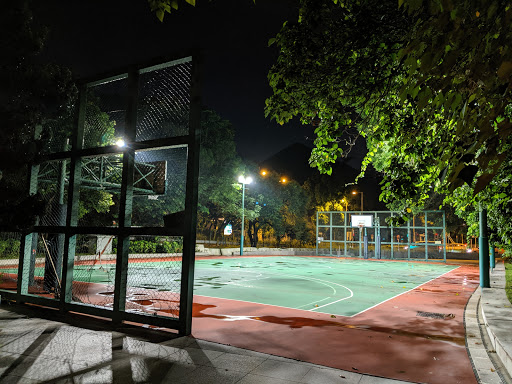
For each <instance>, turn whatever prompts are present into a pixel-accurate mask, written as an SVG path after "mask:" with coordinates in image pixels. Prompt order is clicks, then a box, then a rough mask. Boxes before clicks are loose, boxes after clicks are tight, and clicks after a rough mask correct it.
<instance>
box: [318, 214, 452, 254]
mask: <svg viewBox="0 0 512 384" xmlns="http://www.w3.org/2000/svg"><path fill="white" fill-rule="evenodd" d="M361 216H366V217H371V220H369V221H365V220H359V218H361ZM392 216H398V213H397V212H392V211H366V212H356V211H333V212H317V216H316V223H317V227H316V228H317V229H316V230H317V244H316V254H317V255H323V256H343V257H356V258H366V259H390V260H392V259H402V260H403V259H406V260H431V261H444V262H446V229H445V227H446V225H445V224H446V217H445V213H444V211H425V212H421V213H420V214H417V215H414V216H412V217H410V218H409V220H408V221H407V223H406V224H405V225H403V226H398V227H397V226H393V225H389V224H387V222H386V219H387V218H389V217H392ZM363 219H364V218H363ZM363 222H365V223H366V224H363ZM365 225H368V226H365Z"/></svg>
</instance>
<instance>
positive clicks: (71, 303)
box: [0, 57, 200, 334]
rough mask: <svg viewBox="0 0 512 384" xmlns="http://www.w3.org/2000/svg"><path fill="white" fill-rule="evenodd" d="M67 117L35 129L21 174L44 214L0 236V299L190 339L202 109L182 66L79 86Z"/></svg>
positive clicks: (192, 67) (193, 69) (193, 67)
mask: <svg viewBox="0 0 512 384" xmlns="http://www.w3.org/2000/svg"><path fill="white" fill-rule="evenodd" d="M79 91H80V94H79V100H78V107H77V113H76V115H75V116H68V117H62V119H60V120H58V121H53V122H51V123H48V124H46V125H44V126H41V127H38V128H37V129H36V138H41V139H42V140H43V142H44V143H45V147H44V153H45V156H44V157H45V160H44V161H41V162H39V163H37V164H33V165H32V167H31V169H30V170H29V175H27V180H28V185H27V188H28V189H29V191H30V193H31V194H36V193H37V194H39V195H40V196H42V198H43V200H44V201H45V203H46V204H45V205H46V207H47V208H46V212H45V213H44V214H43V215H42V216H40V217H39V219H38V222H37V225H36V226H35V227H33V228H31V229H30V230H27V231H16V230H9V228H3V230H2V232H0V295H1V296H2V297H3V298H7V299H9V300H15V301H18V302H27V303H35V304H40V305H44V306H47V307H54V308H59V309H63V310H66V311H75V312H79V313H85V314H92V315H96V316H102V317H105V318H110V319H113V320H114V321H117V322H120V321H134V322H138V323H143V324H152V325H157V326H165V327H168V328H174V329H178V330H179V332H180V333H182V334H189V333H190V327H191V319H192V289H193V266H194V255H195V227H196V206H197V182H198V154H199V136H198V135H199V125H200V121H199V119H200V100H199V82H198V68H197V64H196V61H195V60H192V57H186V58H180V59H178V60H173V61H169V62H166V63H163V64H158V65H154V66H146V67H141V68H132V69H130V70H127V71H125V72H122V73H117V74H115V75H114V76H108V77H106V76H103V77H101V78H99V79H97V80H96V79H95V80H93V81H87V82H84V83H82V85H81V86H80V89H79Z"/></svg>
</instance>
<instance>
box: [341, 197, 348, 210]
mask: <svg viewBox="0 0 512 384" xmlns="http://www.w3.org/2000/svg"><path fill="white" fill-rule="evenodd" d="M341 202H342V203H343V204H345V212H346V211H348V201H347V199H345V198H343V199H341Z"/></svg>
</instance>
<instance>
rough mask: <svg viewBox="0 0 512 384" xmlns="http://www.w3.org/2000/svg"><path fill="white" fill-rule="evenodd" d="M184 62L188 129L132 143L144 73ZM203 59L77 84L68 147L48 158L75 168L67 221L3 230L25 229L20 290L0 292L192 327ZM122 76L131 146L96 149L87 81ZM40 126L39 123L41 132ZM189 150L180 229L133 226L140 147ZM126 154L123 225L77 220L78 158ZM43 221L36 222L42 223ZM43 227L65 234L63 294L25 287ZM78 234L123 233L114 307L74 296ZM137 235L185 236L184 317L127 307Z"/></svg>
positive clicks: (183, 58)
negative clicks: (87, 136) (88, 135)
mask: <svg viewBox="0 0 512 384" xmlns="http://www.w3.org/2000/svg"><path fill="white" fill-rule="evenodd" d="M183 62H190V63H191V85H190V104H189V116H188V128H189V129H188V134H187V135H183V136H175V137H166V138H160V139H151V140H146V141H138V142H137V141H135V136H136V125H137V102H138V92H139V81H138V80H139V74H141V73H146V72H149V71H153V70H157V69H161V68H166V67H169V66H173V65H176V64H179V63H183ZM200 66H201V62H200V59H199V57H198V55H197V54H193V55H190V54H188V55H182V54H180V55H177V56H173V57H167V58H164V59H157V60H154V61H152V62H149V63H146V64H144V65H141V66H132V67H129V68H126V69H124V70H120V71H115V72H113V73H108V74H103V75H100V76H96V77H95V78H91V79H87V80H84V81H81V82H79V99H78V102H77V106H76V113H75V121H74V128H73V134H72V137H71V149H70V150H68V151H62V152H57V153H52V154H49V155H48V156H47V158H46V159H45V161H52V160H62V161H63V162H66V161H69V165H70V173H69V181H68V199H67V202H64V204H66V207H67V211H66V221H65V223H60V224H62V225H51V226H48V225H44V226H43V225H35V226H34V227H32V228H30V229H29V230H25V231H19V230H16V229H15V228H0V231H1V232H16V233H20V234H21V245H20V254H19V264H18V280H17V289H16V292H13V291H9V290H5V289H0V295H1V297H2V298H4V299H7V300H11V301H16V302H17V303H30V304H36V305H42V306H45V307H50V308H56V309H60V310H62V311H73V312H78V313H82V314H87V315H94V316H99V317H103V318H107V319H111V320H113V321H114V322H117V323H119V322H122V321H131V322H136V323H142V324H149V325H155V326H160V327H166V328H171V329H176V330H178V332H179V333H180V334H182V335H189V334H190V333H191V325H192V299H193V284H194V263H195V242H196V220H197V193H198V175H199V143H200V114H201V98H200V87H201V85H200V72H201V68H200ZM117 79H127V82H128V93H127V96H128V101H127V104H126V106H127V109H126V120H125V123H126V125H125V138H126V139H127V142H128V143H130V145H127V146H125V147H124V148H120V147H118V146H116V145H110V146H105V147H95V148H82V143H83V139H84V126H85V107H86V93H87V89H88V87H91V86H95V85H98V84H103V83H106V82H109V81H113V80H117ZM40 132H41V127H36V129H35V134H36V137H38V136H39V134H40ZM180 147H186V148H187V164H186V168H187V169H186V196H185V219H184V225H183V226H182V227H181V228H172V227H133V226H132V225H131V213H132V212H131V209H132V203H131V198H132V196H133V188H134V187H133V184H134V178H133V171H134V161H135V153H136V151H137V150H148V149H153V150H154V149H162V148H180ZM115 154H122V155H123V168H122V184H121V193H120V212H119V225H118V226H117V227H97V226H92V227H91V226H78V225H77V223H78V204H79V185H80V177H81V160H82V158H84V157H90V156H101V155H115ZM39 167H40V165H39V164H32V165H31V167H30V171H29V175H28V188H29V192H30V193H31V194H34V193H36V192H37V179H38V172H39ZM37 224H39V223H37ZM38 233H55V234H58V235H60V236H62V238H63V240H64V252H63V261H62V273H61V278H62V280H61V290H60V295H59V299H49V298H45V297H41V296H36V295H32V294H29V293H28V288H29V279H30V267H31V266H30V263H31V262H30V259H31V257H30V255H31V252H32V238H33V236H35V235H36V234H38ZM79 234H98V235H112V236H117V237H118V248H117V257H116V276H115V288H114V306H113V309H112V310H110V309H106V308H101V307H97V306H92V305H87V304H80V303H76V302H72V294H71V285H72V280H73V279H72V276H73V267H74V256H75V247H76V236H77V235H79ZM134 235H154V236H182V237H183V255H182V269H181V291H180V307H179V317H178V318H171V317H165V316H157V315H144V314H138V313H133V312H127V311H125V304H126V287H127V273H128V258H129V254H128V251H129V249H128V248H129V239H130V236H134Z"/></svg>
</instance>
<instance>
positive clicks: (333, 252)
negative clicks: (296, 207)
mask: <svg viewBox="0 0 512 384" xmlns="http://www.w3.org/2000/svg"><path fill="white" fill-rule="evenodd" d="M333 214H336V215H340V214H341V215H343V225H333ZM379 214H381V215H382V214H385V215H389V216H391V217H393V216H398V215H399V212H396V211H364V212H361V211H317V212H316V255H317V256H319V255H323V256H338V257H339V256H343V257H352V256H350V255H348V253H347V244H354V243H355V241H352V240H351V241H349V240H347V230H349V229H350V230H353V229H354V227H352V226H351V223H350V222H348V217H349V216H350V215H371V216H373V225H372V226H371V227H368V228H369V229H373V230H374V231H375V239H374V240H373V241H368V239H366V241H363V237H364V236H363V235H362V233H363V230H362V229H359V231H360V232H359V240H358V241H357V243H358V244H359V255H358V256H355V257H357V258H368V253H367V251H366V257H365V252H364V249H365V248H366V250H367V247H368V244H373V245H374V246H375V253H374V255H375V257H374V258H378V259H381V258H382V257H381V247H380V246H381V245H390V248H391V257H390V259H391V260H395V259H396V260H403V259H404V258H396V257H394V248H395V246H396V245H406V247H407V260H420V259H417V258H411V245H415V244H419V245H421V246H424V247H425V258H424V261H438V262H439V261H441V262H446V214H445V212H444V211H423V212H422V214H423V217H424V225H422V226H418V225H414V222H413V221H412V220H408V221H407V222H406V224H405V225H403V226H399V227H396V226H393V225H387V224H386V223H384V224H385V225H382V223H380V220H379ZM429 214H442V223H443V224H442V226H430V225H428V215H429ZM320 215H328V223H327V224H321V223H320V220H319V216H320ZM416 216H417V215H416ZM321 228H325V230H326V231H327V232H328V234H329V238H327V239H324V238H322V239H320V238H321V236H319V235H320V234H322V233H323V231H321V230H320V229H321ZM336 228H340V229H343V231H344V238H343V239H342V240H339V239H334V238H333V233H334V232H333V229H336ZM382 229H389V230H390V241H380V233H381V232H380V231H381V230H382ZM395 229H405V230H407V242H406V243H402V242H396V241H394V237H395V236H394V230H395ZM416 229H419V230H420V229H421V230H424V234H425V241H424V242H416V243H413V242H411V231H414V230H416ZM325 230H324V231H325ZM428 230H442V240H441V242H440V243H435V244H429V237H428ZM364 232H366V228H365V229H364ZM322 242H323V243H329V247H328V252H327V253H326V252H322V250H324V249H325V250H327V248H320V247H319V244H320V243H322ZM333 245H334V246H336V245H342V248H343V254H341V252H340V248H338V249H334V248H333ZM434 247H435V248H437V249H438V250H440V249H441V248H442V252H443V258H442V259H438V258H429V256H428V251H429V248H434Z"/></svg>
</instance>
